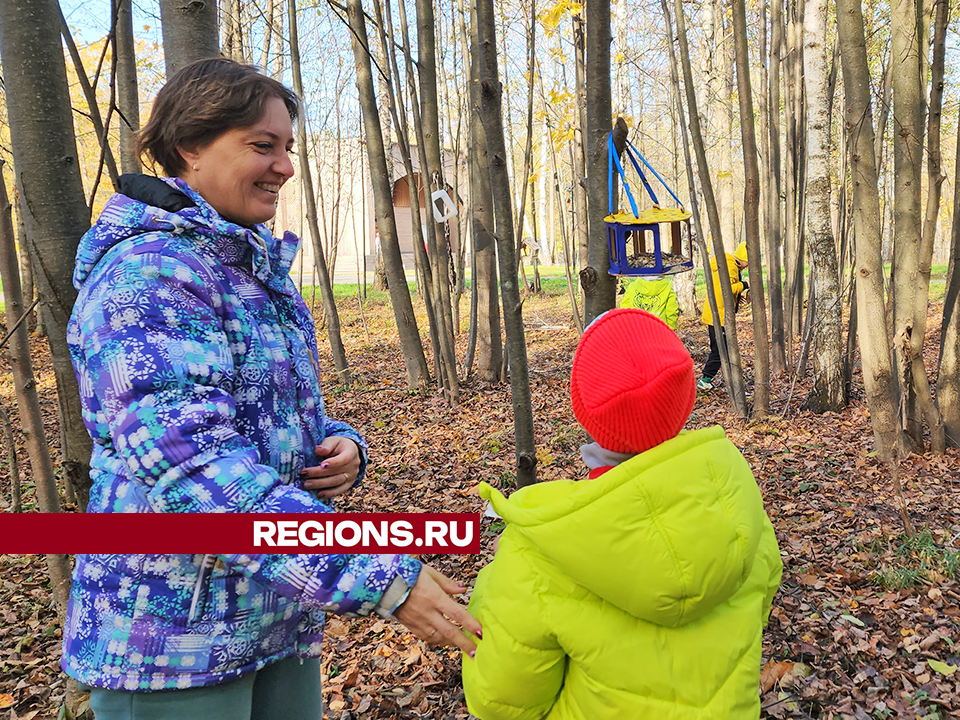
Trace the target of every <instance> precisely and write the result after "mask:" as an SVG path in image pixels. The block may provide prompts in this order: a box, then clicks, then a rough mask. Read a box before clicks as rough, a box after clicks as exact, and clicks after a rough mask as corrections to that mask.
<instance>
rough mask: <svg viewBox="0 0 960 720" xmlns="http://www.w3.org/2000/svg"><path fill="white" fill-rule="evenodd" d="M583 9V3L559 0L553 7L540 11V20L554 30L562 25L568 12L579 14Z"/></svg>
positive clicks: (550, 29) (548, 28)
mask: <svg viewBox="0 0 960 720" xmlns="http://www.w3.org/2000/svg"><path fill="white" fill-rule="evenodd" d="M581 10H583V5H582V4H581V3H578V2H571V1H570V0H559V2H557V4H556V5H554V6H553V7H552V8H549V9H547V10H544V11H543V12H542V13H540V22H541V23H543V26H544V27H545V28H546V29H547V30H548V31H550V32H553V31H555V30H556V29H557V28H558V27H559V26H560V22H561V21H562V20H563V17H564V15H566V14H567V13H568V12H569V13H570V14H571V15H579V14H580V11H581Z"/></svg>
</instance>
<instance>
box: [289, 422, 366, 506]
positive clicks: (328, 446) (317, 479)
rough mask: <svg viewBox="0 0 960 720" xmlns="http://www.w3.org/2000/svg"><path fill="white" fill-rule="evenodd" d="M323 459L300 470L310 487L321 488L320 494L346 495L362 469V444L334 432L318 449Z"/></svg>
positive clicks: (301, 475)
mask: <svg viewBox="0 0 960 720" xmlns="http://www.w3.org/2000/svg"><path fill="white" fill-rule="evenodd" d="M314 452H316V454H317V457H319V458H320V459H321V463H320V464H319V465H317V466H316V467H309V468H306V469H304V470H303V472H301V473H300V477H301V478H302V479H303V487H304V489H306V490H319V492H318V493H317V496H318V497H320V498H321V499H328V498H332V497H336V496H337V495H343V494H344V493H345V492H346V491H347V490H349V489H350V488H351V487H353V484H354V483H355V482H356V481H357V475H358V474H359V472H360V446H359V445H357V444H356V443H355V442H354V441H353V440H351V439H350V438H346V437H343V436H341V435H331V436H330V437H328V438H327V439H326V440H324V441H323V442H322V443H320V444H319V445H318V446H317V447H316V448H315V449H314Z"/></svg>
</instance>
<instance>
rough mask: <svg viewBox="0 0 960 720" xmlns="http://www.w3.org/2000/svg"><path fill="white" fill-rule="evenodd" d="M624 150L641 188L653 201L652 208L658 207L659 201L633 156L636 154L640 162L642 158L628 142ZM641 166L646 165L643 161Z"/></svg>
mask: <svg viewBox="0 0 960 720" xmlns="http://www.w3.org/2000/svg"><path fill="white" fill-rule="evenodd" d="M626 150H627V157H629V158H630V162H632V163H633V167H634V169H635V170H636V171H637V175H639V176H640V181H641V182H642V183H643V186H644V187H645V188H646V189H647V194H648V195H649V196H650V199H651V200H652V201H653V206H654V207H660V201H659V200H657V196H656V195H655V194H654V192H653V188H652V187H650V183H649V182H647V176H646V175H644V174H643V170H641V169H640V164H639V163H638V162H637V158H635V157H634V154H636V155H637V157H639V158H640V159H641V160H643V157H642V156H641V155H640V153H638V152H637V149H636V148H635V147H633V145H631V144H630V141H629V140H628V141H627V147H626ZM631 151H632V152H631ZM643 164H644V165H647V161H646V160H643ZM647 167H650V166H649V165H647ZM650 169H651V170H653V168H650ZM653 174H654V175H656V173H653ZM661 182H663V181H662V180H661ZM634 215H636V213H634Z"/></svg>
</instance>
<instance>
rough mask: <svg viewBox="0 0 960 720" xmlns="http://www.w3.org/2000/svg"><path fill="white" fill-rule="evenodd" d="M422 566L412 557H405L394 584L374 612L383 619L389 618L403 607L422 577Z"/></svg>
mask: <svg viewBox="0 0 960 720" xmlns="http://www.w3.org/2000/svg"><path fill="white" fill-rule="evenodd" d="M420 568H421V564H420V562H419V561H417V560H414V559H413V558H411V557H405V558H404V559H403V561H401V564H400V567H399V568H397V574H396V576H395V577H394V578H393V582H391V583H390V585H389V586H387V589H386V591H385V592H384V593H383V595H382V596H381V597H380V601H379V602H378V603H377V606H376V607H375V608H374V609H373V611H374V612H375V613H376V614H377V615H379V616H380V617H382V618H388V617H390V616H391V615H393V613H394V611H395V610H396V609H397V608H398V607H400V606H401V605H403V603H404V602H405V601H406V599H407V598H408V597H409V596H410V591H411V590H413V586H414V585H416V583H417V579H418V578H419V577H420Z"/></svg>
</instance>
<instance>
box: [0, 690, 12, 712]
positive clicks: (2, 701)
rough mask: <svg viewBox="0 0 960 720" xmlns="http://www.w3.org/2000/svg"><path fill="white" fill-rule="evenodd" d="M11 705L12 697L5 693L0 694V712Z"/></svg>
mask: <svg viewBox="0 0 960 720" xmlns="http://www.w3.org/2000/svg"><path fill="white" fill-rule="evenodd" d="M11 705H13V695H8V694H7V693H0V710H3V709H4V708H8V707H10V706H11Z"/></svg>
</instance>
